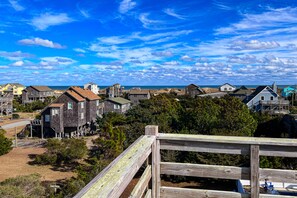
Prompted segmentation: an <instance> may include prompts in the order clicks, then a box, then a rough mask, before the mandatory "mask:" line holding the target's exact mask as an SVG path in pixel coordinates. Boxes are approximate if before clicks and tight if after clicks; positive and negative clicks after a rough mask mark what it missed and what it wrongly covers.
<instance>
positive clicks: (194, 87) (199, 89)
mask: <svg viewBox="0 0 297 198" xmlns="http://www.w3.org/2000/svg"><path fill="white" fill-rule="evenodd" d="M186 88H193V89H197V90H198V91H200V92H201V93H202V94H204V93H205V91H204V90H203V89H201V88H200V87H199V86H197V85H195V84H190V85H188V86H186Z"/></svg>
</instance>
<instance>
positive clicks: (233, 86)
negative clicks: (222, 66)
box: [220, 83, 236, 88]
mask: <svg viewBox="0 0 297 198" xmlns="http://www.w3.org/2000/svg"><path fill="white" fill-rule="evenodd" d="M224 85H229V86H231V87H233V88H236V87H235V86H233V85H231V84H229V83H225V84H223V85H221V86H220V87H222V86H224Z"/></svg>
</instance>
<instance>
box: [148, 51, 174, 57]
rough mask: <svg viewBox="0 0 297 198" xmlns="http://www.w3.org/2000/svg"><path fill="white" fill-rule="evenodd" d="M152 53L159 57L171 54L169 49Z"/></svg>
mask: <svg viewBox="0 0 297 198" xmlns="http://www.w3.org/2000/svg"><path fill="white" fill-rule="evenodd" d="M152 55H154V56H159V57H171V56H173V54H172V52H171V51H162V52H153V53H152Z"/></svg>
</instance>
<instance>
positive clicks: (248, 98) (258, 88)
mask: <svg viewBox="0 0 297 198" xmlns="http://www.w3.org/2000/svg"><path fill="white" fill-rule="evenodd" d="M266 88H268V89H270V90H271V91H272V92H273V93H275V92H274V91H273V90H272V89H271V88H270V87H269V86H258V87H257V88H256V90H255V91H254V92H253V93H252V94H251V95H250V96H249V97H247V98H246V99H245V100H244V103H246V104H247V103H249V102H250V101H251V100H252V99H254V98H255V97H256V96H257V95H258V94H259V93H261V92H262V91H263V90H264V89H266ZM275 94H276V95H278V94H277V93H275Z"/></svg>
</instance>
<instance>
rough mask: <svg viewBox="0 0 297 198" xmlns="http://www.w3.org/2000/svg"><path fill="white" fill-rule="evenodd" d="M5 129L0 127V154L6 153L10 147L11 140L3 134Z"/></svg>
mask: <svg viewBox="0 0 297 198" xmlns="http://www.w3.org/2000/svg"><path fill="white" fill-rule="evenodd" d="M4 134H5V130H4V129H0V155H4V154H6V153H8V152H9V151H10V150H11V149H12V147H11V146H12V141H11V140H9V139H8V138H6V137H5V136H4Z"/></svg>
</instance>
